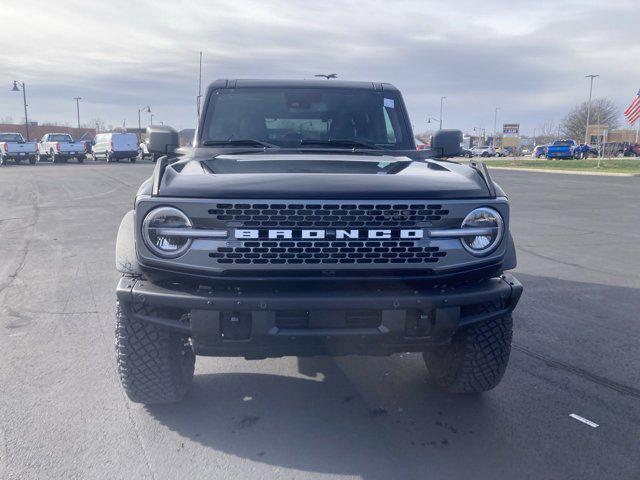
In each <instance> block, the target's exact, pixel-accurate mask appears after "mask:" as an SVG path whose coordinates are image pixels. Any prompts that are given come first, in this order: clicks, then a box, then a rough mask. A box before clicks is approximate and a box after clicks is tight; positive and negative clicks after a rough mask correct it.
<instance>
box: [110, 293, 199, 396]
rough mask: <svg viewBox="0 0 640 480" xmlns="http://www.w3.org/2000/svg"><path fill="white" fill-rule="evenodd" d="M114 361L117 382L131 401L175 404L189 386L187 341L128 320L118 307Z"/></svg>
mask: <svg viewBox="0 0 640 480" xmlns="http://www.w3.org/2000/svg"><path fill="white" fill-rule="evenodd" d="M116 359H117V362H118V373H119V374H120V382H121V383H122V386H123V388H124V390H125V392H126V394H127V396H128V397H129V399H130V400H131V401H133V402H136V403H144V404H157V403H173V402H178V401H180V400H182V398H184V396H185V395H186V394H187V392H188V391H189V388H190V387H191V383H192V380H193V371H194V367H195V355H194V353H193V349H192V347H191V345H190V344H189V339H188V338H187V337H185V336H183V335H181V334H178V333H174V332H170V331H168V330H163V329H160V328H158V327H156V326H154V325H152V324H150V323H143V322H137V321H135V320H131V319H130V318H128V317H127V315H125V313H124V312H123V311H122V309H121V308H120V305H117V308H116Z"/></svg>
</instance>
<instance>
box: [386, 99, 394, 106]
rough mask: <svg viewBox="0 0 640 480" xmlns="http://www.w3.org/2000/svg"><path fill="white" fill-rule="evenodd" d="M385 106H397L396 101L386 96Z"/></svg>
mask: <svg viewBox="0 0 640 480" xmlns="http://www.w3.org/2000/svg"><path fill="white" fill-rule="evenodd" d="M384 106H385V107H387V108H395V106H394V103H393V98H385V99H384Z"/></svg>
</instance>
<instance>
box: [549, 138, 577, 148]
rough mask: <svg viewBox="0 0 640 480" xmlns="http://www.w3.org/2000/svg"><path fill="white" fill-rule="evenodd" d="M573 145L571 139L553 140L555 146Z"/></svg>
mask: <svg viewBox="0 0 640 480" xmlns="http://www.w3.org/2000/svg"><path fill="white" fill-rule="evenodd" d="M572 145H573V142H572V141H571V140H556V141H555V142H553V146H554V147H570V146H572Z"/></svg>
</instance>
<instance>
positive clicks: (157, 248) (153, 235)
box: [142, 207, 192, 258]
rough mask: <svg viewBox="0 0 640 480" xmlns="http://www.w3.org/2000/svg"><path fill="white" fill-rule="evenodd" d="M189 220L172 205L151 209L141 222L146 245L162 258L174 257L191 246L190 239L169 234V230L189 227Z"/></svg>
mask: <svg viewBox="0 0 640 480" xmlns="http://www.w3.org/2000/svg"><path fill="white" fill-rule="evenodd" d="M191 226H192V225H191V221H190V220H189V217H187V216H186V215H185V214H184V213H182V212H181V211H180V210H178V209H177V208H173V207H159V208H155V209H153V210H151V211H150V212H149V213H147V216H146V217H144V221H143V222H142V236H143V238H144V242H145V243H146V244H147V247H149V249H150V250H151V251H152V252H153V253H155V254H156V255H158V256H159V257H162V258H176V257H179V256H180V255H182V254H183V253H184V252H186V251H187V249H188V248H189V247H190V246H191V239H190V238H187V237H184V236H180V235H171V230H176V229H182V228H191Z"/></svg>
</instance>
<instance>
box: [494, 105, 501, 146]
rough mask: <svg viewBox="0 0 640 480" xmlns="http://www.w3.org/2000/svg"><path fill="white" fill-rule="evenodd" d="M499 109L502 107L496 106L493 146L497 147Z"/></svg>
mask: <svg viewBox="0 0 640 480" xmlns="http://www.w3.org/2000/svg"><path fill="white" fill-rule="evenodd" d="M498 110H500V107H496V110H495V112H494V114H493V146H494V147H495V145H496V137H497V136H498V130H497V128H498Z"/></svg>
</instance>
